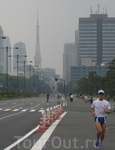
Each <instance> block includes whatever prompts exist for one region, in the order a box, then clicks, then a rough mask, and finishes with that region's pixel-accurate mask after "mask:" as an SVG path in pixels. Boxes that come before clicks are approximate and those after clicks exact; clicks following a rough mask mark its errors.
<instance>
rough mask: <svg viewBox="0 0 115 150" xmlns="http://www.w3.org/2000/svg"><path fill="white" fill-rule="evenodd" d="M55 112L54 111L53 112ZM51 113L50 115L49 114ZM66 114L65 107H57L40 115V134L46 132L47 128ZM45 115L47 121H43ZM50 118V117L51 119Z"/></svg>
mask: <svg viewBox="0 0 115 150" xmlns="http://www.w3.org/2000/svg"><path fill="white" fill-rule="evenodd" d="M53 110H54V111H53ZM49 112H50V115H49V114H48V113H49ZM63 112H64V108H63V105H62V104H61V105H59V106H57V107H54V108H53V109H52V108H51V109H50V110H47V111H46V112H45V111H44V112H42V113H41V115H40V124H39V128H38V132H45V128H48V127H49V126H50V125H51V124H52V123H53V122H54V121H55V120H56V119H58V118H59V117H60V115H61V114H62V113H63ZM44 115H45V121H44V119H43V117H44ZM49 116H50V117H49Z"/></svg>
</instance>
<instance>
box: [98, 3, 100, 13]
mask: <svg viewBox="0 0 115 150" xmlns="http://www.w3.org/2000/svg"><path fill="white" fill-rule="evenodd" d="M99 13H100V5H99V4H98V14H99Z"/></svg>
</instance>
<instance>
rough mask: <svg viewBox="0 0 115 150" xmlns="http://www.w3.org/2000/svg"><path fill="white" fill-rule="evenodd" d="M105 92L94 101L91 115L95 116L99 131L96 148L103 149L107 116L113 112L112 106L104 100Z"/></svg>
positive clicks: (101, 91) (99, 93)
mask: <svg viewBox="0 0 115 150" xmlns="http://www.w3.org/2000/svg"><path fill="white" fill-rule="evenodd" d="M104 96H105V92H104V91H103V90H99V91H98V99H97V100H95V101H93V103H92V105H91V113H92V115H93V116H94V121H95V126H96V129H97V134H96V136H97V140H96V142H95V144H94V147H95V148H102V141H103V139H104V137H105V131H106V121H107V114H110V113H111V112H112V110H111V106H110V104H109V102H108V101H107V100H105V99H104Z"/></svg>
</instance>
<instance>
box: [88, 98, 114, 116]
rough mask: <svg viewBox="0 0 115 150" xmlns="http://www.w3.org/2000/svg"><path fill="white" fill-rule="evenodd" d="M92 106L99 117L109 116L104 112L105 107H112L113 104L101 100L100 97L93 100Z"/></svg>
mask: <svg viewBox="0 0 115 150" xmlns="http://www.w3.org/2000/svg"><path fill="white" fill-rule="evenodd" d="M91 108H94V110H95V114H96V115H95V116H97V117H104V116H107V113H104V110H103V109H107V110H109V109H111V106H110V104H109V102H108V101H107V100H105V99H104V100H102V101H100V100H99V99H97V100H95V101H93V103H92V105H91Z"/></svg>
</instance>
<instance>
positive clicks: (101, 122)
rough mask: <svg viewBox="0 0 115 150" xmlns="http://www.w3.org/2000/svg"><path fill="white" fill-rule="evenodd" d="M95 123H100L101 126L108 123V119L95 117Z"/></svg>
mask: <svg viewBox="0 0 115 150" xmlns="http://www.w3.org/2000/svg"><path fill="white" fill-rule="evenodd" d="M94 121H95V122H99V123H100V124H101V125H102V124H104V123H106V122H107V117H106V116H105V117H97V116H95V117H94Z"/></svg>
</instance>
